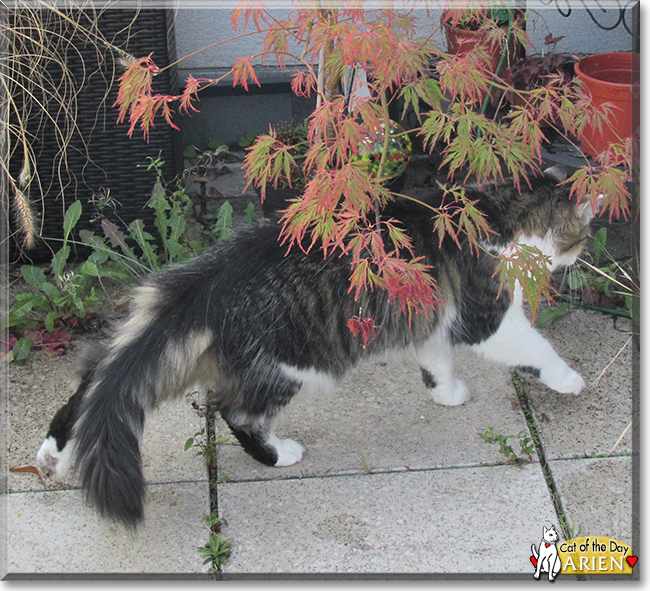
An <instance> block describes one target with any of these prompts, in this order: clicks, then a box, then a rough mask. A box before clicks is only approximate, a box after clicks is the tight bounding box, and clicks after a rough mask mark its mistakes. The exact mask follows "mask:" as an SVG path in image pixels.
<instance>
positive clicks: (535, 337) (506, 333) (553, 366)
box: [473, 304, 585, 394]
mask: <svg viewBox="0 0 650 591" xmlns="http://www.w3.org/2000/svg"><path fill="white" fill-rule="evenodd" d="M473 348H474V350H475V351H477V352H478V353H480V354H482V355H483V356H484V357H486V358H487V359H491V360H493V361H498V362H501V363H505V364H506V365H509V366H511V367H521V368H525V369H526V371H529V372H530V373H533V374H535V375H537V376H538V377H539V379H540V381H541V382H542V383H543V384H546V385H547V386H548V387H549V388H552V389H553V390H556V391H557V392H560V393H561V394H579V393H580V392H581V391H582V389H583V388H584V387H585V381H584V380H583V379H582V377H581V376H580V374H578V373H577V372H576V371H574V370H573V369H571V368H570V367H569V366H568V365H567V363H566V362H565V361H564V360H563V359H562V358H561V357H560V356H559V355H558V354H557V353H556V352H555V351H554V350H553V347H552V346H551V344H550V343H549V342H548V341H547V340H546V339H545V338H544V337H543V336H542V335H541V334H540V333H539V332H537V330H535V329H534V328H533V327H532V326H531V325H530V321H529V320H528V319H527V318H526V315H525V314H524V312H523V310H522V308H521V307H520V306H518V305H516V304H515V305H513V306H510V308H508V311H507V312H506V314H505V316H504V318H503V321H502V322H501V325H500V326H499V329H498V330H497V331H496V332H495V333H494V334H493V335H492V336H491V337H489V338H488V339H486V340H485V341H483V342H481V343H479V344H478V345H474V347H473Z"/></svg>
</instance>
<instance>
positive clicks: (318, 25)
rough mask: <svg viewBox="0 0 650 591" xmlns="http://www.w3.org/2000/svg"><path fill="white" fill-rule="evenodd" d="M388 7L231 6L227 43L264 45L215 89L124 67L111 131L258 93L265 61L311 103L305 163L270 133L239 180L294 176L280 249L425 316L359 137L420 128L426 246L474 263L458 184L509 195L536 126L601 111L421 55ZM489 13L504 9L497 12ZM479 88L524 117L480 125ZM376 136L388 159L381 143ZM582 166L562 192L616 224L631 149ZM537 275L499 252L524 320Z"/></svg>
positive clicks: (142, 64)
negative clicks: (504, 185)
mask: <svg viewBox="0 0 650 591" xmlns="http://www.w3.org/2000/svg"><path fill="white" fill-rule="evenodd" d="M393 4H395V3H393V2H382V3H380V4H379V5H378V6H379V7H378V8H373V9H367V8H366V7H365V6H364V2H359V1H349V2H337V3H334V4H333V5H332V7H329V6H328V5H327V4H324V6H325V7H321V6H320V5H315V4H314V3H303V2H296V9H295V10H293V11H292V12H291V13H290V14H289V15H288V17H287V18H285V19H278V18H276V17H275V16H274V15H273V14H272V12H270V11H268V10H266V9H265V8H264V7H263V6H262V5H261V2H258V1H251V2H242V3H241V4H240V6H239V7H238V8H236V9H235V10H234V11H233V12H232V19H231V22H232V25H233V27H234V28H235V29H236V30H238V34H237V35H236V37H241V36H243V35H248V34H259V33H263V34H264V42H263V44H262V46H261V48H260V51H259V52H258V53H257V54H255V55H252V56H245V57H241V58H239V59H238V60H237V61H236V63H235V64H234V66H233V67H232V69H231V70H230V72H228V73H227V74H226V75H224V76H223V77H221V78H220V79H216V80H213V79H195V78H193V77H189V78H188V80H187V83H186V87H185V89H184V91H183V93H182V94H180V95H177V96H166V95H158V94H154V93H153V92H152V80H153V78H154V77H155V76H156V75H157V74H158V73H159V72H160V70H159V68H158V67H157V66H156V65H155V63H154V62H153V61H152V59H151V56H147V57H143V58H138V59H135V58H134V59H133V61H132V62H131V63H130V64H129V66H128V69H127V70H126V72H125V73H124V74H123V76H122V78H121V80H120V94H119V96H118V100H117V104H118V105H119V109H120V110H119V120H120V121H124V120H127V119H128V121H129V123H130V129H129V133H133V131H134V129H135V128H136V126H138V125H139V126H140V128H141V129H142V131H143V133H144V135H145V136H146V135H147V133H148V130H149V128H150V127H151V126H152V125H153V124H154V121H155V118H156V117H158V116H162V117H163V118H164V119H165V120H166V121H167V123H168V124H170V125H174V123H173V120H172V116H173V105H174V104H176V105H177V108H178V110H179V111H180V112H181V113H189V112H191V111H192V110H196V109H197V107H196V101H197V96H198V94H199V92H200V91H201V90H202V89H203V88H206V87H208V86H211V85H215V84H219V83H222V81H223V80H224V79H225V78H226V77H227V76H229V75H230V76H231V77H232V78H233V80H234V82H233V83H234V84H235V85H241V86H243V87H244V88H248V85H250V84H258V85H259V81H258V79H257V76H256V73H255V66H254V63H256V62H262V63H268V62H269V60H273V61H274V63H275V64H276V65H277V66H278V67H280V68H282V69H284V70H288V71H290V72H291V80H292V83H291V86H292V89H293V92H294V93H295V94H297V95H301V96H312V95H315V96H316V97H317V102H316V108H315V110H314V112H313V113H312V114H311V116H310V118H309V122H308V135H307V143H308V146H306V151H305V156H304V159H303V160H302V161H301V162H300V163H299V162H298V161H297V160H296V159H295V157H294V153H295V150H294V149H295V148H296V146H295V145H291V144H288V143H286V142H285V141H283V140H282V139H281V137H280V136H279V134H278V132H277V131H276V130H273V129H270V131H269V132H268V133H267V134H264V135H261V136H259V137H258V138H257V140H256V141H255V142H254V144H253V145H252V146H251V148H250V149H249V151H248V154H247V156H246V169H247V178H248V181H249V182H250V183H254V184H255V185H256V186H258V187H259V188H260V190H261V194H262V198H264V195H265V190H266V187H267V185H275V186H277V184H278V183H279V182H281V181H283V182H286V183H287V184H289V185H291V183H292V176H293V174H294V172H295V171H296V169H297V168H298V167H299V166H301V167H302V172H303V174H304V176H305V178H306V179H307V184H306V187H305V189H304V191H303V193H302V195H301V196H300V197H299V198H298V199H296V200H295V201H294V202H292V203H291V204H290V205H289V207H288V208H287V209H286V211H285V212H284V215H283V217H282V220H281V223H282V237H283V240H284V241H285V243H286V245H287V247H288V248H302V249H305V250H310V249H312V248H316V247H320V248H321V249H322V250H323V254H324V256H332V255H334V256H336V255H335V254H334V253H340V252H345V253H348V254H349V255H350V257H351V261H352V263H351V269H350V290H351V291H353V292H354V293H355V294H357V295H358V294H359V293H360V291H361V290H372V289H385V290H387V291H388V293H389V294H390V297H391V299H393V300H395V301H396V303H397V304H398V305H399V307H400V308H401V309H402V310H403V311H404V312H405V313H408V314H412V313H419V312H425V313H426V311H427V310H429V309H431V308H432V307H434V306H435V305H436V304H437V298H436V286H435V281H434V279H433V277H432V276H431V274H430V273H429V271H430V269H428V268H427V266H426V265H424V264H423V262H422V261H421V260H420V259H418V258H416V257H414V252H413V247H412V243H411V240H410V238H409V236H408V235H407V234H406V233H405V232H404V230H403V229H402V228H401V227H400V225H399V223H398V222H397V221H395V220H393V219H386V218H385V217H382V216H381V215H380V214H381V211H382V209H383V208H384V207H385V205H386V204H387V203H388V202H389V201H390V200H391V199H394V198H395V194H393V193H391V192H390V191H389V190H388V189H387V188H386V181H387V180H388V178H389V175H388V174H387V173H386V166H385V164H386V162H385V157H386V153H387V150H386V149H384V150H383V152H382V158H381V161H380V163H379V168H378V170H376V171H375V172H371V171H370V170H369V169H368V167H366V166H365V164H364V163H363V161H361V160H360V159H359V158H358V151H359V146H360V144H361V142H362V141H363V139H364V138H365V137H367V136H369V135H372V134H376V133H377V131H378V130H381V129H384V130H385V129H389V128H390V125H391V121H390V116H389V105H390V104H391V102H393V101H400V103H401V105H402V112H403V113H405V112H406V111H407V110H409V109H412V110H413V111H414V113H415V115H416V117H417V119H418V121H419V128H418V129H417V130H415V133H418V134H419V135H420V136H421V138H422V142H423V145H424V147H425V149H426V150H429V151H431V152H433V151H434V150H435V151H437V152H439V153H440V154H441V155H442V158H443V165H444V166H445V167H447V169H448V170H449V183H450V185H449V186H445V187H444V191H445V202H444V204H443V206H442V207H440V208H438V209H435V208H434V209H433V210H432V211H431V215H432V218H433V219H434V220H435V230H436V232H437V238H438V239H439V240H440V241H442V240H443V239H444V237H445V236H450V237H451V238H452V239H453V240H454V241H455V242H456V243H457V244H458V245H459V246H460V244H461V239H463V240H466V241H467V242H468V244H469V247H470V248H471V249H472V250H474V251H478V250H479V249H481V248H482V246H481V244H482V240H483V239H488V238H489V236H490V234H491V233H492V230H491V229H490V228H489V226H488V225H487V223H486V221H485V219H484V217H483V216H482V215H481V213H480V212H479V210H478V209H477V208H476V207H475V203H474V202H472V201H471V200H469V199H468V198H467V197H466V195H465V192H464V190H463V187H462V184H463V182H464V181H466V180H467V179H468V178H469V177H470V176H472V177H473V178H475V179H476V180H477V181H478V183H479V184H482V183H493V182H499V181H501V180H504V179H505V178H506V177H510V178H512V179H513V180H514V182H515V184H516V185H518V186H521V184H522V183H527V178H528V176H529V175H530V174H534V173H537V172H539V170H540V167H541V165H542V161H541V160H542V152H541V149H542V143H543V142H544V141H545V139H546V138H545V134H544V131H543V129H542V127H541V122H542V121H543V120H544V121H546V122H547V124H548V122H549V121H550V122H551V125H552V126H554V127H555V129H556V130H557V131H558V132H560V133H561V134H563V135H564V136H566V137H567V138H570V137H572V136H575V135H577V134H578V133H579V131H580V129H581V127H582V126H584V125H585V123H586V122H587V121H593V120H594V118H596V119H597V120H599V121H601V122H602V121H603V120H605V119H606V117H607V112H606V109H605V110H603V111H601V112H600V113H596V114H595V115H590V114H589V111H588V109H587V108H586V107H587V106H588V104H589V99H588V97H587V96H586V95H585V94H584V93H583V92H582V91H581V89H580V87H579V85H576V84H574V83H572V82H570V81H567V80H566V79H564V78H562V77H560V76H556V77H553V76H550V77H548V79H547V80H546V84H545V85H544V86H542V87H538V88H535V89H532V90H526V91H522V90H516V89H515V88H513V87H512V86H511V85H510V84H508V83H507V82H506V79H507V77H498V76H493V74H492V72H491V70H490V60H489V57H488V55H487V53H486V52H485V51H484V50H483V49H482V48H481V47H480V46H479V47H478V48H477V50H476V51H472V52H468V53H465V54H462V55H448V54H447V53H445V52H444V51H443V50H442V49H441V48H440V47H437V46H436V44H435V43H433V41H432V35H429V36H426V37H422V36H418V31H417V28H416V20H417V19H416V13H415V11H416V10H417V9H416V8H411V9H410V10H404V9H402V10H396V9H394V6H393ZM494 4H495V5H498V7H499V8H501V9H511V8H512V2H511V1H508V0H502V1H500V2H499V1H495V2H494ZM373 6H377V5H376V4H374V3H373ZM400 7H402V5H401V4H400ZM437 7H438V6H437V4H433V3H432V4H431V5H430V8H437ZM469 10H470V11H471V14H472V18H480V19H481V20H482V22H484V23H487V24H484V25H483V27H485V28H486V29H487V30H489V32H490V36H489V42H490V43H498V44H500V46H501V47H505V46H506V39H509V38H510V37H514V38H515V39H517V40H519V41H520V42H521V43H526V42H527V37H526V33H525V31H524V30H523V29H522V23H523V21H522V19H513V18H510V19H508V26H507V27H506V28H503V27H498V26H497V24H496V23H495V22H494V21H490V16H491V14H493V13H490V12H489V11H488V10H487V9H480V8H474V7H473V8H470V9H469ZM501 12H502V11H501ZM292 48H297V49H292ZM358 69H362V70H363V72H365V74H366V76H367V90H368V93H367V95H368V96H367V97H365V98H361V97H359V96H353V95H351V93H350V92H349V88H350V85H349V77H350V75H351V73H355V72H357V70H358ZM344 82H345V84H344ZM490 87H491V88H492V89H495V90H496V91H497V92H499V91H500V92H502V94H505V93H506V92H507V93H509V94H518V95H519V96H520V97H521V98H522V99H523V101H522V103H523V105H522V106H513V107H512V108H511V109H510V111H509V112H507V114H505V115H502V116H500V117H495V118H490V117H488V116H487V115H486V114H485V112H484V110H485V109H481V104H482V103H483V101H484V96H485V93H486V91H487V90H488V89H489V88H490ZM549 115H552V116H549ZM412 133H413V132H412ZM383 137H384V148H386V147H387V145H388V140H389V135H388V134H387V133H384V134H383ZM585 163H586V165H585V167H584V168H582V169H580V170H579V171H578V172H577V173H576V174H575V175H573V177H572V178H571V179H569V181H570V182H572V183H573V192H575V193H580V194H584V193H588V194H589V195H590V197H591V199H592V203H593V204H594V207H596V202H597V199H598V196H599V195H600V194H601V193H604V194H605V195H606V199H605V203H604V208H605V210H607V211H609V214H610V217H611V216H619V215H628V214H629V211H630V207H629V203H630V195H629V191H628V188H627V186H628V185H627V181H628V180H629V177H630V170H631V164H632V162H631V143H630V142H627V143H625V144H624V145H621V146H613V147H612V148H611V149H610V151H609V152H608V154H604V155H603V156H602V157H601V158H600V162H599V163H597V164H590V163H589V161H588V160H587V159H586V158H585ZM403 197H406V196H403ZM490 256H497V255H493V254H490ZM536 257H537V260H535V259H536ZM541 263H543V260H542V259H541V253H539V251H537V253H535V252H528V251H525V252H523V251H517V252H516V253H514V254H513V253H512V252H510V253H509V254H508V255H507V256H506V255H503V256H502V257H501V261H500V266H499V271H498V272H499V274H500V277H501V281H502V286H510V287H512V285H513V281H514V280H515V279H517V280H518V279H519V278H520V277H523V276H527V277H530V276H531V273H532V275H533V277H534V279H535V281H525V282H523V283H522V289H523V292H524V295H525V297H526V298H527V300H528V301H529V303H530V304H531V309H532V310H533V313H535V311H536V310H537V307H538V304H539V299H540V297H542V295H547V296H548V295H549V286H550V279H551V278H550V273H546V272H544V271H543V264H541ZM520 268H521V269H523V271H521V272H519V271H518V269H520ZM371 320H372V319H366V318H364V317H363V311H360V314H359V316H356V317H354V318H352V319H350V323H349V326H350V329H351V330H352V331H353V332H354V333H355V334H360V335H361V336H362V337H363V341H364V346H365V344H366V343H367V341H368V339H369V338H372V336H373V334H374V328H373V323H372V322H371Z"/></svg>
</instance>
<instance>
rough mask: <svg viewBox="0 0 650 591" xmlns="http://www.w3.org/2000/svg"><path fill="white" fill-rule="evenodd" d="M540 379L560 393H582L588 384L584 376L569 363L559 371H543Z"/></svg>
mask: <svg viewBox="0 0 650 591" xmlns="http://www.w3.org/2000/svg"><path fill="white" fill-rule="evenodd" d="M539 379H540V380H541V381H542V383H544V384H546V385H547V386H548V387H549V388H552V389H553V390H555V391H556V392H559V393H560V394H580V392H582V390H584V389H585V388H586V386H587V384H585V381H584V380H583V379H582V376H581V375H580V374H579V373H578V372H577V371H574V370H572V369H571V368H570V367H569V366H568V365H567V366H565V367H564V368H563V369H562V370H560V371H559V372H548V371H547V372H544V371H542V372H541V373H540V376H539Z"/></svg>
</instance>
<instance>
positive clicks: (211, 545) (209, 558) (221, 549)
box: [198, 513, 230, 573]
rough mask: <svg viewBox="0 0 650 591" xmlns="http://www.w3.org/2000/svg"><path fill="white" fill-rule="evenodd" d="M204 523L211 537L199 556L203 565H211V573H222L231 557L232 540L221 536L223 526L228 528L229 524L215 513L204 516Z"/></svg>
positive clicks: (200, 548)
mask: <svg viewBox="0 0 650 591" xmlns="http://www.w3.org/2000/svg"><path fill="white" fill-rule="evenodd" d="M203 521H205V523H206V526H207V528H208V531H209V532H210V537H209V538H208V541H207V542H206V543H205V545H204V546H200V547H199V548H198V550H199V554H200V555H201V557H202V558H203V564H210V572H211V573H220V572H221V570H222V568H223V565H224V564H226V562H227V561H228V558H229V556H230V540H226V539H224V538H223V537H222V535H221V528H222V526H224V525H225V526H227V525H228V522H227V521H226V520H225V519H223V518H222V517H219V516H218V515H216V514H215V513H211V514H210V515H204V516H203Z"/></svg>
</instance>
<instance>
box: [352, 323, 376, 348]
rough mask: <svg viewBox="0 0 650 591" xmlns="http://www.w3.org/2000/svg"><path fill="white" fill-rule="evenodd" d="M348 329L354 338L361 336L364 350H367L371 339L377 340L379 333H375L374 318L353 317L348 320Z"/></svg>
mask: <svg viewBox="0 0 650 591" xmlns="http://www.w3.org/2000/svg"><path fill="white" fill-rule="evenodd" d="M347 324H348V329H349V330H350V332H351V333H352V335H353V336H354V337H358V336H359V335H361V340H362V341H363V345H362V346H363V350H364V351H365V350H366V347H367V346H368V342H369V341H370V339H376V338H377V332H376V331H375V328H374V324H375V321H374V320H373V319H372V318H362V317H361V316H353V317H352V318H350V319H349V320H348V323H347Z"/></svg>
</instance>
